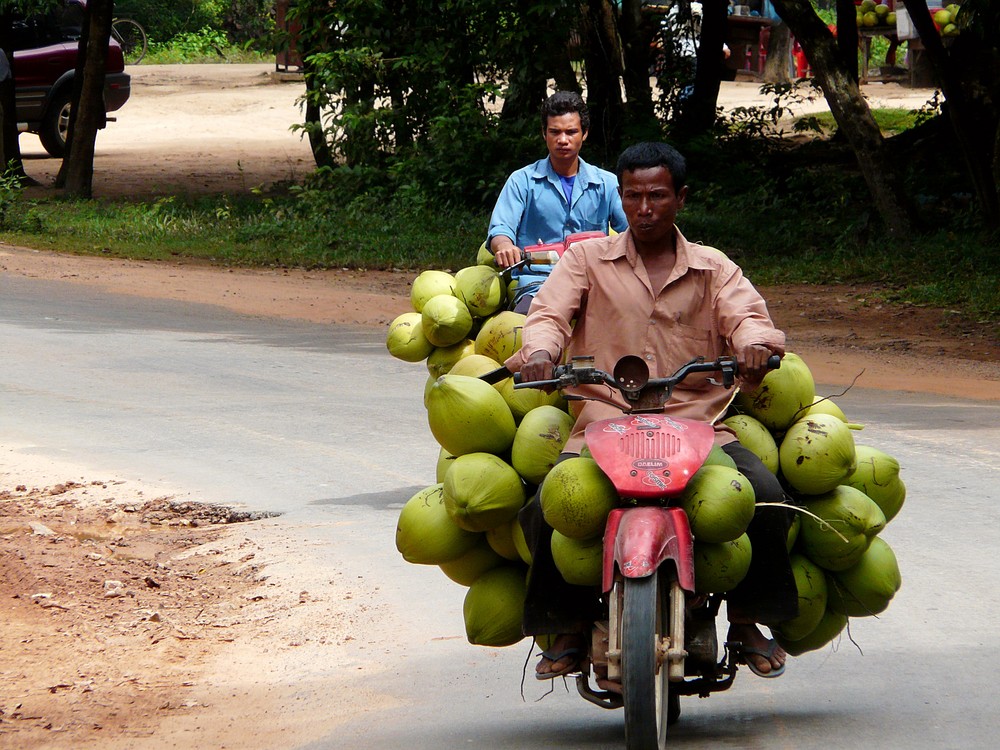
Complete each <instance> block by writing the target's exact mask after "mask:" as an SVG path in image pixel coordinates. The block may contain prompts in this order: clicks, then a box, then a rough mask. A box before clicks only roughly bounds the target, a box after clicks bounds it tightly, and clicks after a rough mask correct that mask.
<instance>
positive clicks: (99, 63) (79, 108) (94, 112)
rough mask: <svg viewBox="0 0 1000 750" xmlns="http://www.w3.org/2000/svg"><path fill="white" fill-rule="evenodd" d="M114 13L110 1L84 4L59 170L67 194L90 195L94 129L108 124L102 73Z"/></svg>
mask: <svg viewBox="0 0 1000 750" xmlns="http://www.w3.org/2000/svg"><path fill="white" fill-rule="evenodd" d="M113 15H114V2H113V0H90V2H88V3H87V9H86V15H85V17H84V28H83V33H82V35H81V38H80V58H81V61H82V65H81V62H78V63H77V67H76V76H75V78H76V80H75V81H74V87H73V104H72V108H71V109H70V118H69V134H68V137H67V142H66V156H65V158H64V159H63V163H62V167H61V168H60V170H59V175H60V176H61V177H63V182H62V183H61V184H62V187H63V188H64V189H65V191H66V194H67V195H71V196H76V197H79V198H90V197H91V193H92V190H93V180H94V151H95V148H96V144H97V131H98V130H100V129H101V128H103V127H104V126H105V125H107V113H106V112H105V110H104V73H105V70H106V69H107V57H108V40H109V39H110V38H111V19H112V17H113ZM58 184H59V181H58V178H57V186H58Z"/></svg>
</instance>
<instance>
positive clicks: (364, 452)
mask: <svg viewBox="0 0 1000 750" xmlns="http://www.w3.org/2000/svg"><path fill="white" fill-rule="evenodd" d="M0 351H2V354H3V356H2V362H3V366H2V367H0V404H2V407H0V445H2V447H3V451H2V453H0V460H2V461H3V462H4V463H9V464H10V466H7V467H5V469H10V468H12V467H14V466H16V462H17V460H18V458H19V456H22V455H23V456H32V457H47V458H51V459H52V460H65V459H67V458H69V459H72V460H73V461H74V462H76V463H79V464H83V465H86V466H88V467H91V468H92V469H93V470H94V472H95V474H100V473H101V472H113V473H115V474H116V475H119V476H122V477H125V478H135V479H137V480H141V481H145V482H153V483H156V484H158V485H162V486H164V487H167V488H172V489H174V490H177V491H179V492H183V493H187V494H188V495H189V496H191V497H193V498H196V499H200V500H203V501H206V502H223V503H230V504H236V505H240V506H242V507H245V508H247V509H252V510H261V511H270V512H280V513H282V514H283V515H281V516H280V517H278V518H274V519H270V520H269V521H268V522H267V524H268V525H267V526H266V529H265V532H262V533H265V534H267V533H274V532H275V530H277V531H280V532H281V533H282V534H284V535H285V536H286V537H295V538H297V539H299V540H300V541H301V550H300V552H299V553H298V554H299V558H300V559H298V560H297V561H296V562H295V564H296V565H298V566H300V567H301V568H302V569H303V570H308V569H309V566H310V565H312V566H319V565H322V566H325V567H326V568H327V569H330V570H334V569H335V570H338V571H340V572H341V573H342V574H343V575H344V576H346V577H347V578H352V577H355V576H356V577H357V578H361V577H362V576H365V577H366V581H367V583H366V586H367V591H368V595H369V596H370V598H371V601H370V602H369V604H370V606H371V607H373V608H375V609H377V611H378V612H379V620H378V628H379V631H380V632H382V633H384V634H385V635H384V639H383V640H384V648H382V649H379V650H378V651H377V652H376V653H372V652H371V651H369V652H368V653H367V654H365V655H364V658H363V659H362V655H361V654H360V652H357V651H352V650H351V647H349V646H347V647H345V648H344V649H343V651H342V652H341V653H340V654H339V655H338V657H337V658H333V659H329V660H325V661H319V662H317V663H314V664H312V665H311V669H312V676H316V677H322V678H323V679H324V680H326V681H327V683H329V682H330V681H333V682H334V683H335V684H339V685H340V686H341V687H342V690H341V691H339V692H337V693H336V694H332V695H331V696H330V704H329V705H330V711H331V717H333V716H335V717H336V721H335V723H336V727H335V728H331V730H330V732H329V734H328V736H326V737H325V738H324V739H322V740H319V741H316V742H315V743H313V744H311V745H308V747H309V748H317V749H320V748H323V749H325V748H359V747H365V748H391V747H398V746H400V745H405V746H407V747H412V748H427V749H430V748H435V749H437V748H458V747H467V746H474V745H475V746H481V747H489V748H518V749H523V748H533V747H538V748H595V749H596V748H619V747H622V746H623V734H622V716H621V713H620V712H607V711H602V710H601V709H599V708H596V707H594V706H591V705H589V704H587V703H585V702H584V701H582V700H581V699H579V698H578V697H577V696H576V695H575V694H574V693H573V692H572V691H573V687H572V685H570V686H569V690H570V692H567V691H566V690H565V689H564V687H563V685H562V684H561V683H556V685H555V688H556V689H555V691H554V693H553V694H551V695H547V696H545V697H543V695H544V693H545V691H546V689H547V688H548V685H540V684H538V683H536V681H535V680H533V679H530V670H531V669H532V666H531V665H532V664H533V661H534V660H533V659H529V653H528V644H527V643H522V644H520V645H518V646H515V647H512V648H509V649H499V650H497V649H482V648H475V647H471V646H469V645H468V644H467V643H465V640H464V632H463V626H462V621H461V601H462V596H463V593H464V592H463V590H462V589H461V588H460V587H458V586H457V585H455V584H453V583H451V582H450V581H448V580H447V579H445V578H444V576H442V575H441V574H440V573H439V572H438V571H436V570H434V569H431V568H425V567H421V566H412V565H407V564H406V563H404V562H403V561H402V560H401V559H400V558H399V555H398V553H397V552H396V551H395V549H394V545H393V532H394V529H395V521H396V515H397V513H398V509H399V507H400V506H401V505H402V503H404V502H405V501H406V499H408V498H409V497H410V496H411V495H412V494H413V493H414V492H416V491H417V490H418V489H420V488H421V487H424V486H426V485H427V484H430V483H432V482H433V473H434V464H435V461H436V458H437V446H436V445H435V444H434V443H433V439H432V438H431V436H430V433H429V430H428V428H427V426H426V421H425V415H424V412H423V409H422V407H421V403H420V399H421V393H422V389H423V384H424V381H425V379H426V375H425V373H424V371H423V369H422V368H421V367H420V366H419V365H410V364H406V363H402V362H398V361H395V360H393V359H392V358H391V357H389V356H388V355H387V354H386V353H385V350H384V345H383V337H382V333H381V332H379V331H371V330H365V329H357V328H350V327H341V326H317V325H311V324H304V323H291V322H284V321H275V320H270V319H260V318H253V317H246V316H239V315H235V314H230V313H227V312H224V311H220V310H218V309H216V308H213V307H207V306H196V305H186V304H179V303H171V302H156V301H151V300H148V299H138V298H131V297H125V296H112V295H104V294H101V293H98V292H95V291H92V290H89V289H85V288H81V287H76V286H73V285H72V284H67V283H62V282H44V281H39V280H33V279H25V278H13V277H9V276H6V275H4V276H0ZM820 390H821V391H823V390H824V386H821V388H820ZM838 390H840V385H839V384H830V385H829V386H826V390H825V391H824V392H835V391H838ZM837 401H838V403H839V404H840V405H841V406H842V407H843V408H844V410H845V411H846V412H847V413H848V415H849V416H850V417H851V418H852V419H853V420H856V421H859V422H863V423H865V424H866V427H865V429H864V430H863V431H862V432H860V433H857V434H856V439H857V441H858V442H861V443H866V444H870V445H874V446H876V447H879V448H881V449H882V450H884V451H886V452H888V453H890V454H892V455H894V456H896V457H897V458H898V459H899V461H900V464H901V465H902V467H903V478H904V479H905V481H906V483H907V486H908V489H909V492H908V497H907V501H906V504H905V505H904V506H903V509H902V512H901V513H900V515H899V516H898V517H897V519H896V520H894V521H893V522H892V523H891V524H890V525H889V526H888V528H887V529H886V530H885V532H883V538H885V539H886V541H888V542H889V543H890V544H891V545H892V547H893V548H894V550H895V551H896V554H897V557H898V558H899V562H900V567H901V569H902V574H903V588H902V589H901V590H900V592H899V593H898V594H897V596H896V598H895V599H894V600H893V602H892V604H891V606H890V607H889V609H888V610H887V611H886V612H885V613H883V614H882V615H881V616H879V617H878V618H856V619H854V620H852V622H851V629H850V637H849V638H848V637H846V636H845V637H844V638H843V639H841V641H840V642H839V644H838V645H837V647H836V648H835V649H829V650H823V651H820V652H815V653H811V654H807V655H805V656H803V657H800V658H797V659H794V660H793V661H792V663H791V665H790V667H789V669H788V672H787V674H786V675H785V676H783V677H782V678H780V679H778V680H761V679H759V678H755V677H754V676H753V675H751V674H749V672H747V671H746V670H743V671H741V672H740V674H739V675H738V678H737V681H736V685H735V686H734V687H733V689H732V690H731V691H729V692H727V693H723V694H719V695H715V696H713V697H712V698H711V699H710V700H698V699H694V698H690V699H686V700H685V701H684V702H683V703H682V709H683V716H682V720H681V723H680V724H679V725H678V726H677V727H676V729H675V731H674V733H673V741H674V742H675V743H676V744H678V745H679V746H685V747H719V746H722V747H741V748H747V747H751V748H753V747H768V748H774V747H779V748H813V747H817V748H818V747H827V746H831V745H832V746H839V747H844V746H862V745H866V746H867V745H878V746H880V747H887V748H903V747H905V748H924V747H927V748H931V747H933V748H972V747H991V746H993V743H994V742H995V736H996V734H997V731H998V730H1000V719H998V718H997V713H996V710H995V707H996V698H995V696H994V687H993V670H992V662H993V653H992V647H993V646H994V644H995V642H994V640H993V637H992V636H993V631H994V627H995V624H996V623H997V622H998V621H1000V603H998V600H997V598H996V596H995V592H996V590H997V589H998V587H1000V566H998V565H997V563H996V550H997V549H998V548H1000V510H998V508H1000V489H998V487H1000V468H998V467H1000V461H998V458H1000V455H998V452H1000V448H998V446H1000V404H996V403H978V402H972V401H966V400H962V399H957V398H942V397H937V396H933V397H932V396H923V395H919V394H893V393H885V392H876V391H865V390H853V391H851V392H850V393H848V394H847V395H846V396H844V397H841V398H839V399H838V400H837ZM245 533H248V534H253V533H254V532H253V531H252V525H250V526H248V527H247V530H246V532H245ZM526 663H527V667H526V668H527V669H528V670H529V679H528V680H526V681H525V685H524V696H525V697H524V698H523V699H522V696H521V688H520V686H519V683H520V681H521V674H522V669H524V668H525V664H526ZM359 665H365V666H366V669H365V670H364V671H363V677H359V676H358V675H359V674H362V673H359V672H356V671H355V670H360V669H361V667H360V666H359ZM373 665H374V666H373ZM302 679H303V682H302V690H308V689H309V685H310V684H311V683H310V682H309V680H307V679H305V676H303V677H302ZM359 680H363V682H359ZM373 694H374V695H377V697H378V700H377V701H371V702H368V703H366V702H365V701H363V700H360V699H359V698H358V696H359V695H360V696H370V695H373ZM366 700H367V698H366Z"/></svg>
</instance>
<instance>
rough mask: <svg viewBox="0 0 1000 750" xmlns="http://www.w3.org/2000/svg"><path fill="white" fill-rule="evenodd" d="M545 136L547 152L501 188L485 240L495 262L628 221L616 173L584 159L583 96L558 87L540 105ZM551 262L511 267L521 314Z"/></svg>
mask: <svg viewBox="0 0 1000 750" xmlns="http://www.w3.org/2000/svg"><path fill="white" fill-rule="evenodd" d="M541 116H542V137H543V138H544V139H545V145H546V147H547V148H548V151H549V155H548V156H547V157H546V158H544V159H539V160H538V161H536V162H535V163H534V164H529V165H528V166H526V167H522V168H521V169H519V170H517V171H516V172H514V173H513V174H512V175H511V176H510V177H508V178H507V182H506V183H505V184H504V186H503V190H502V191H501V192H500V197H499V198H498V199H497V203H496V206H495V207H494V208H493V216H492V217H491V218H490V229H489V235H488V237H487V240H486V243H487V247H488V248H489V249H490V252H492V253H493V255H494V256H495V257H496V262H497V266H498V267H500V268H509V267H510V266H512V265H514V264H515V263H517V262H519V261H520V260H521V257H522V250H523V248H525V247H527V246H529V245H538V244H543V243H549V242H562V241H563V240H564V239H565V238H566V237H567V236H568V235H570V234H575V233H577V232H587V231H594V230H598V231H602V232H607V231H608V227H609V226H610V227H612V228H614V230H615V231H616V232H621V231H624V230H625V229H626V228H627V226H628V222H627V220H626V218H625V212H624V211H623V210H622V202H621V198H620V197H619V195H618V179H617V178H616V177H615V175H614V174H612V173H611V172H608V171H606V170H604V169H599V168H598V167H595V166H593V165H591V164H588V163H587V162H585V161H584V160H583V159H581V158H580V149H581V147H582V146H583V142H584V141H585V140H587V132H588V130H589V129H590V114H589V112H588V111H587V105H586V104H585V103H584V101H583V98H582V97H581V96H580V95H579V94H577V93H575V92H572V91H557V92H556V93H555V94H553V95H552V96H550V97H549V98H548V99H547V100H546V101H545V103H544V104H543V105H542V109H541ZM550 270H551V266H539V265H533V266H531V267H530V268H527V269H519V270H515V271H513V272H512V273H513V275H514V276H515V277H517V279H518V300H517V303H516V306H515V308H514V309H515V310H516V311H517V312H523V313H526V312H527V311H528V306H529V305H530V304H531V299H532V297H533V296H534V294H533V292H534V291H537V288H538V287H539V286H541V283H542V282H543V281H544V280H545V279H546V278H547V276H548V273H549V271H550Z"/></svg>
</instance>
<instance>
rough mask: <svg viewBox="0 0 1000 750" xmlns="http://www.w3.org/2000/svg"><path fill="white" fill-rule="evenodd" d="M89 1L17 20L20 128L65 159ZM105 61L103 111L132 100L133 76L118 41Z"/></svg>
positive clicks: (16, 79)
mask: <svg viewBox="0 0 1000 750" xmlns="http://www.w3.org/2000/svg"><path fill="white" fill-rule="evenodd" d="M85 5H86V0H66V2H65V4H64V7H63V8H62V9H61V10H59V11H56V12H53V13H49V14H47V15H44V16H30V17H26V18H20V19H16V20H15V22H14V28H13V32H14V33H13V39H14V60H13V65H12V66H11V67H12V70H13V74H14V87H15V92H16V96H17V123H18V130H20V131H21V132H27V133H36V134H37V135H38V137H39V140H41V142H42V146H43V147H44V148H45V150H46V151H48V152H49V154H51V155H52V156H57V157H61V156H62V155H63V153H64V152H65V150H66V131H67V129H68V128H69V110H70V98H71V96H72V93H73V78H74V76H75V74H76V60H77V50H78V47H79V39H80V29H81V27H82V24H83V11H84V6H85ZM106 65H107V67H106V72H105V76H104V108H105V112H114V111H115V110H118V109H120V108H121V107H122V105H124V104H125V102H126V101H128V98H129V94H130V93H131V76H129V74H128V73H126V72H125V60H124V58H123V57H122V49H121V46H120V45H119V44H118V42H116V41H115V40H114V39H111V41H110V44H109V45H108V56H107V60H106Z"/></svg>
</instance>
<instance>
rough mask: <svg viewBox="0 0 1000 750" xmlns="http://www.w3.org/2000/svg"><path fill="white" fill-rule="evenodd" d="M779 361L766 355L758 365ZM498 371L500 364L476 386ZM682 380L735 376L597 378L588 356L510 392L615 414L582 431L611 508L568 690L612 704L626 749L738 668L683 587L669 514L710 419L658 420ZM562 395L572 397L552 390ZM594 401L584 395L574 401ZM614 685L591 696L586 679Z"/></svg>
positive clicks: (675, 510) (624, 371) (687, 562)
mask: <svg viewBox="0 0 1000 750" xmlns="http://www.w3.org/2000/svg"><path fill="white" fill-rule="evenodd" d="M779 366H780V358H779V357H778V356H776V355H775V356H772V357H771V358H770V359H769V361H768V367H769V368H770V369H776V368H777V367H779ZM504 373H506V376H509V375H510V373H509V371H507V370H506V369H505V368H501V369H500V370H498V371H496V372H495V373H488V374H487V375H485V376H483V379H484V380H488V379H490V377H491V376H492V377H493V379H500V378H501V377H502V376H504ZM694 373H716V374H718V375H719V376H720V377H721V380H716V379H715V378H712V379H711V380H710V382H712V383H713V384H715V385H718V386H720V387H724V388H732V387H733V385H734V384H735V381H736V376H737V374H738V366H737V362H736V360H735V358H733V357H720V358H719V359H716V360H714V361H709V362H706V361H704V360H703V359H695V360H692V361H690V362H688V363H687V364H685V365H683V366H682V367H681V368H680V369H678V370H677V372H675V373H674V374H673V375H670V376H669V377H665V378H650V377H649V369H648V367H647V365H646V363H645V361H644V360H643V359H641V358H640V357H636V356H626V357H623V358H622V359H620V360H619V361H618V362H617V363H616V365H615V367H614V372H613V373H611V374H609V373H607V372H604V371H602V370H599V369H597V368H596V367H595V366H594V359H593V358H592V357H574V358H573V359H572V361H570V362H568V363H567V364H563V365H558V366H556V367H555V369H554V372H553V378H552V379H551V380H544V381H533V382H519V378H518V377H517V375H515V383H516V385H515V387H516V388H555V389H558V390H560V391H564V390H565V389H569V388H573V387H576V386H580V385H585V384H600V385H606V386H609V387H610V388H613V389H615V390H617V391H618V392H619V393H620V394H621V396H622V397H623V398H624V399H625V402H626V403H627V404H628V406H627V408H622V405H621V404H619V403H616V402H615V401H612V400H611V399H606V398H602V397H597V398H596V400H599V401H603V402H605V403H609V404H612V405H614V406H616V407H617V408H619V409H622V411H623V414H624V416H622V417H616V418H611V419H605V420H601V421H597V422H593V423H591V424H589V425H588V426H587V428H586V431H585V436H586V442H587V447H588V449H589V451H590V454H591V456H592V457H593V459H594V460H595V461H596V462H597V464H598V466H600V468H601V470H602V471H603V472H604V473H605V474H606V475H607V476H608V477H609V478H610V479H611V481H612V483H613V484H614V487H615V489H616V490H617V492H618V494H619V496H620V498H621V501H620V503H619V507H616V508H615V509H614V510H612V511H611V513H610V515H609V516H608V520H607V524H606V526H605V532H604V550H603V576H602V582H601V591H602V592H603V597H602V603H603V604H602V606H603V607H604V614H605V615H606V617H604V618H603V619H602V620H600V621H598V622H595V623H594V625H593V629H592V631H591V638H590V644H589V653H588V660H587V661H586V662H584V663H585V664H586V665H587V666H585V667H584V668H583V671H582V672H581V673H580V674H579V675H577V677H576V687H577V691H578V692H579V694H580V695H581V696H582V697H583V698H585V699H586V700H588V701H590V702H591V703H594V704H595V705H597V706H600V707H602V708H607V709H617V708H623V707H624V713H625V740H626V747H627V748H628V749H629V750H640V749H641V750H646V749H648V748H663V747H665V743H666V737H667V727H668V726H669V725H671V724H673V723H675V722H676V721H677V720H678V719H679V717H680V698H681V696H690V695H698V696H701V697H707V696H708V695H709V694H711V693H714V692H718V691H722V690H727V689H728V688H729V687H730V686H731V685H732V683H733V680H734V678H735V676H736V672H737V665H738V664H740V663H742V662H743V658H744V655H743V652H742V644H741V643H738V642H726V643H724V644H723V649H722V655H721V656H722V658H721V659H720V658H719V656H720V654H719V644H718V636H717V632H716V617H717V616H718V614H719V610H720V607H721V604H722V601H723V599H724V596H723V595H719V594H709V595H705V594H699V593H697V592H696V589H695V573H694V538H693V536H692V534H691V530H690V527H689V525H688V519H687V516H686V515H685V513H684V511H683V510H682V509H681V508H679V507H674V506H673V505H672V502H673V501H675V500H676V499H677V498H678V497H679V496H680V495H681V493H682V492H683V491H684V488H685V486H686V485H687V482H688V480H689V479H690V478H691V477H692V476H693V475H694V474H695V472H697V471H698V469H699V468H700V467H701V466H702V464H703V463H704V462H705V459H706V458H707V457H708V454H709V452H710V451H711V449H712V446H713V445H714V440H715V430H714V428H713V426H712V425H711V424H708V423H703V422H698V421H695V420H690V419H682V418H677V417H671V416H668V415H666V414H663V413H662V409H663V406H664V405H665V404H666V403H667V402H668V401H669V400H670V398H671V394H672V393H673V390H674V388H675V387H676V386H677V384H678V383H680V382H681V381H683V380H684V379H685V378H686V377H688V376H689V375H691V374H694ZM564 395H565V397H566V398H567V399H570V400H572V399H574V398H576V399H580V398H583V397H580V396H574V395H573V394H571V393H564ZM586 398H594V397H590V396H588V397H586ZM590 672H592V673H593V676H594V677H595V678H596V677H597V676H600V677H601V678H602V679H605V680H607V681H608V682H609V683H614V684H615V685H616V686H620V689H621V692H620V693H619V692H617V690H600V689H597V688H595V686H594V685H592V684H591V674H590Z"/></svg>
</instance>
